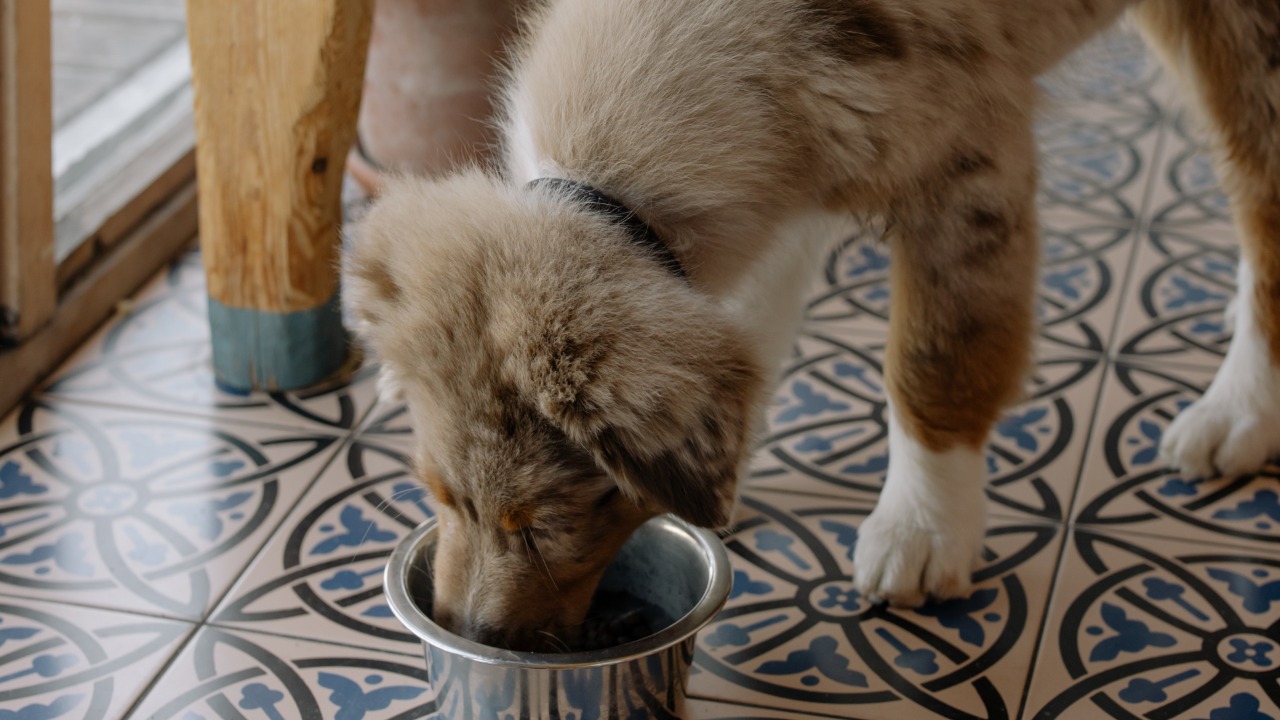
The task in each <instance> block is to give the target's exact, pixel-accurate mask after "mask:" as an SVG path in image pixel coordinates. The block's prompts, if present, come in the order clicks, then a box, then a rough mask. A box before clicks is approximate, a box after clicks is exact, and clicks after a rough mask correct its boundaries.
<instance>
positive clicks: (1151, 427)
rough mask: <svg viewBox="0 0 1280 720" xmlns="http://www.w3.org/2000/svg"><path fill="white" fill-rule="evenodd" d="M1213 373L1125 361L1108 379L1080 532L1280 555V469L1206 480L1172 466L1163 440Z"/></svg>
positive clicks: (1080, 504)
mask: <svg viewBox="0 0 1280 720" xmlns="http://www.w3.org/2000/svg"><path fill="white" fill-rule="evenodd" d="M1212 379H1213V372H1212V371H1210V370H1200V369H1192V368H1182V367H1177V366H1171V365H1162V366H1154V365H1153V366H1145V365H1134V364H1127V363H1117V364H1116V365H1114V366H1113V367H1112V369H1111V371H1110V372H1109V373H1108V377H1107V379H1106V380H1105V385H1104V389H1103V393H1102V396H1103V401H1102V404H1101V406H1100V408H1099V411H1098V416H1097V419H1096V421H1095V423H1094V431H1093V441H1092V442H1091V443H1090V450H1089V456H1088V457H1087V458H1086V460H1085V466H1084V473H1083V475H1082V478H1081V482H1080V489H1079V492H1078V494H1077V500H1076V507H1075V509H1074V511H1073V517H1074V522H1075V523H1076V524H1077V525H1078V526H1088V527H1091V528H1095V529H1098V530H1100V531H1106V530H1124V531H1127V532H1137V533H1143V534H1149V535H1159V536H1163V537H1170V538H1179V539H1185V540H1195V541H1197V542H1203V543H1213V544H1225V545H1238V546H1242V547H1252V548H1254V549H1255V551H1256V552H1261V553H1270V554H1272V555H1273V556H1274V555H1275V554H1277V553H1280V493H1277V484H1276V480H1277V478H1280V466H1277V465H1275V464H1270V465H1268V466H1267V467H1266V468H1264V469H1263V470H1262V471H1261V472H1259V473H1257V474H1256V475H1243V476H1241V477H1237V478H1230V479H1227V478H1199V477H1192V476H1189V475H1186V474H1184V473H1181V472H1178V471H1175V470H1172V469H1170V468H1168V467H1166V466H1165V464H1164V463H1163V462H1162V461H1161V459H1160V457H1159V453H1158V450H1159V446H1160V438H1161V436H1162V435H1163V433H1164V431H1165V429H1166V428H1167V427H1168V426H1169V423H1170V422H1171V421H1172V420H1173V418H1174V417H1175V416H1176V415H1177V413H1178V412H1179V411H1181V410H1182V409H1183V408H1184V407H1186V406H1187V405H1189V404H1190V403H1191V402H1192V401H1193V400H1195V399H1196V398H1197V397H1198V396H1199V395H1200V393H1201V392H1202V391H1203V389H1204V388H1205V387H1207V386H1208V384H1209V382H1210V381H1211V380H1212Z"/></svg>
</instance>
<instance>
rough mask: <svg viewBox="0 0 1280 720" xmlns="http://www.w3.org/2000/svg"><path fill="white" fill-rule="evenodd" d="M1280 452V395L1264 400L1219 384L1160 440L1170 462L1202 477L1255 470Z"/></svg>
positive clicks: (1228, 381) (1185, 411)
mask: <svg viewBox="0 0 1280 720" xmlns="http://www.w3.org/2000/svg"><path fill="white" fill-rule="evenodd" d="M1223 380H1224V381H1225V383H1224V384H1225V385H1232V384H1234V381H1233V380H1231V379H1230V378H1227V377H1225V376H1224V377H1223ZM1262 394H1265V393H1262ZM1277 452H1280V398H1274V399H1270V398H1269V399H1267V400H1266V401H1265V402H1259V401H1258V400H1257V399H1254V398H1250V397H1248V396H1247V395H1241V394H1239V393H1237V392H1234V391H1232V390H1231V389H1225V390H1224V389H1223V388H1222V386H1220V385H1217V384H1216V382H1215V387H1211V388H1210V390H1209V392H1207V393H1206V394H1205V396H1204V397H1202V398H1201V399H1200V400H1198V401H1196V402H1195V403H1193V404H1192V405H1191V406H1190V407H1188V408H1187V409H1186V410H1183V411H1182V414H1180V415H1179V416H1178V417H1177V418H1176V419H1175V420H1174V421H1173V423H1172V424H1171V425H1169V428H1168V429H1167V430H1165V432H1164V438H1163V439H1162V441H1161V443H1160V454H1161V455H1162V456H1163V457H1164V459H1165V461H1166V462H1168V463H1169V464H1170V465H1172V466H1173V467H1175V468H1177V469H1179V470H1182V471H1183V472H1186V473H1188V474H1191V475H1194V476H1197V477H1212V476H1214V475H1224V476H1228V477H1230V476H1234V475H1240V474H1243V473H1248V472H1253V471H1255V470H1257V469H1259V468H1261V467H1262V466H1263V465H1264V464H1266V462H1267V459H1268V458H1271V457H1275V456H1276V454H1277Z"/></svg>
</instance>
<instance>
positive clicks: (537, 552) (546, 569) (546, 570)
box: [524, 531, 560, 592]
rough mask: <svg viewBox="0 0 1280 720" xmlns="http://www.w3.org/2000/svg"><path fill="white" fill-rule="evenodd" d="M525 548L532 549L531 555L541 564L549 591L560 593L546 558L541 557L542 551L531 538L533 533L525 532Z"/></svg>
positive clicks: (535, 540)
mask: <svg viewBox="0 0 1280 720" xmlns="http://www.w3.org/2000/svg"><path fill="white" fill-rule="evenodd" d="M524 537H525V547H526V548H529V547H532V548H533V554H534V555H536V556H537V558H538V562H540V563H541V564H542V574H543V575H544V576H546V578H547V580H548V581H549V582H550V583H551V589H552V590H555V591H556V592H560V586H559V585H557V584H556V579H555V578H554V577H553V576H552V575H551V568H550V567H548V566H547V558H546V557H545V556H543V554H542V550H541V549H539V548H538V541H537V539H535V538H534V537H533V533H531V532H528V531H525V532H524Z"/></svg>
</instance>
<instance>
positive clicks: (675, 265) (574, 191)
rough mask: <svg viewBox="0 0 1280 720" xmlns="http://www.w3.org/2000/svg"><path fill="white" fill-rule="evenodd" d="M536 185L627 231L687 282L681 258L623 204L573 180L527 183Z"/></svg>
mask: <svg viewBox="0 0 1280 720" xmlns="http://www.w3.org/2000/svg"><path fill="white" fill-rule="evenodd" d="M539 186H543V187H549V188H551V189H553V190H555V191H558V192H562V193H564V194H565V195H566V196H567V197H569V199H571V200H575V201H577V202H578V203H580V204H581V205H582V206H583V207H585V208H586V209H588V210H591V211H593V212H597V213H600V214H601V215H604V216H606V217H608V218H609V219H610V220H612V221H614V222H615V223H617V224H618V225H621V226H622V227H624V228H626V229H627V230H628V231H629V232H628V234H629V235H630V236H631V240H632V242H634V243H635V244H637V245H639V246H640V247H642V248H644V249H646V250H648V251H649V252H651V253H653V255H654V256H655V259H656V260H657V261H658V263H659V264H660V265H662V266H663V267H665V268H666V269H667V270H669V271H670V272H671V274H672V275H675V276H676V277H679V278H680V279H682V280H686V281H687V280H688V279H689V276H688V275H687V274H686V273H685V271H684V265H682V264H680V258H677V257H676V256H675V253H673V252H671V248H670V247H667V244H666V242H664V241H663V240H662V238H661V237H659V236H658V233H657V232H655V231H654V229H653V228H651V227H649V224H648V223H646V222H645V221H644V220H641V219H640V218H639V217H638V216H636V214H635V213H634V212H632V211H631V209H630V208H628V207H627V206H626V205H623V204H622V203H620V202H618V201H617V200H614V199H613V198H611V197H609V196H608V195H605V194H604V193H603V192H600V191H599V190H597V189H595V188H593V187H591V186H590V185H587V184H586V183H580V182H578V181H576V180H567V179H565V178H555V177H543V178H538V179H536V180H532V181H530V182H529V187H539Z"/></svg>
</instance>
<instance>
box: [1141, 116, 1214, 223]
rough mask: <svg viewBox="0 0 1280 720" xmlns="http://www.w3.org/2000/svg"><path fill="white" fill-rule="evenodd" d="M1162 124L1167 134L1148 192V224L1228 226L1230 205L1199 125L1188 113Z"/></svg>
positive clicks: (1206, 140) (1206, 137)
mask: <svg viewBox="0 0 1280 720" xmlns="http://www.w3.org/2000/svg"><path fill="white" fill-rule="evenodd" d="M1166 124H1167V125H1168V127H1169V132H1168V133H1167V135H1166V136H1165V148H1164V153H1163V157H1162V158H1160V160H1159V162H1158V166H1157V170H1156V174H1155V184H1154V185H1153V186H1152V193H1151V210H1150V215H1149V217H1150V221H1151V223H1152V225H1153V226H1161V227H1165V226H1168V227H1179V228H1198V227H1202V226H1205V225H1219V226H1221V225H1224V224H1229V223H1230V222H1231V207H1230V203H1229V201H1228V200H1227V196H1226V194H1225V193H1224V192H1223V190H1222V185H1221V182H1220V181H1219V178H1218V174H1217V166H1216V159H1215V157H1214V154H1213V153H1212V152H1211V150H1210V148H1209V143H1208V133H1207V132H1206V131H1205V129H1204V126H1203V124H1202V123H1200V121H1198V120H1197V119H1196V115H1194V114H1193V113H1189V112H1182V113H1179V114H1177V115H1175V116H1172V117H1171V118H1170V120H1169V121H1168V122H1167V123H1166Z"/></svg>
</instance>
